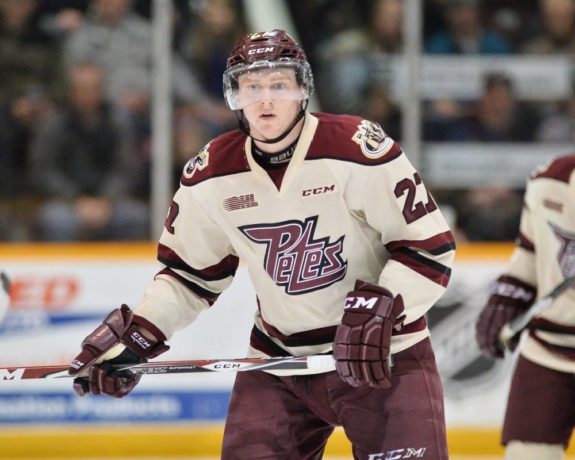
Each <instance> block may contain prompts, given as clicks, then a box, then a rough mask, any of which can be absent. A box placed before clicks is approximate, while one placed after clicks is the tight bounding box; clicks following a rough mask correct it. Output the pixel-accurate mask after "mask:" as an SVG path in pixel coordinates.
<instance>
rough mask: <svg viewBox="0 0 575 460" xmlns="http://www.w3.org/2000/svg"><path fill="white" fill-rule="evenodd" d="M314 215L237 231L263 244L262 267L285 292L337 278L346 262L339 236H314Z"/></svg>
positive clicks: (309, 288)
mask: <svg viewBox="0 0 575 460" xmlns="http://www.w3.org/2000/svg"><path fill="white" fill-rule="evenodd" d="M317 219H318V216H313V217H309V218H307V219H306V220H305V221H304V222H301V221H297V220H290V221H287V222H280V223H277V224H268V225H265V224H261V225H246V226H243V227H240V228H239V229H240V231H241V232H242V233H243V234H244V235H246V236H247V237H248V238H249V239H250V240H251V241H253V242H255V243H258V244H265V245H266V247H267V248H266V255H265V259H264V268H265V270H266V272H267V273H268V274H269V275H270V277H271V279H272V280H273V281H274V282H275V283H276V284H277V285H278V286H282V287H284V289H285V291H286V293H288V294H292V295H297V294H304V293H306V292H312V291H315V290H318V289H322V288H325V287H327V286H330V285H332V284H333V283H335V282H337V281H339V280H341V279H342V278H343V277H344V276H345V273H346V271H347V261H343V260H342V258H341V252H342V250H343V240H344V238H345V236H341V237H340V238H338V239H337V240H336V241H335V242H333V243H330V242H329V237H328V238H319V239H314V234H315V230H316V227H317Z"/></svg>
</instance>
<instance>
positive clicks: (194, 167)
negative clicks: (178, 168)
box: [182, 142, 210, 179]
mask: <svg viewBox="0 0 575 460" xmlns="http://www.w3.org/2000/svg"><path fill="white" fill-rule="evenodd" d="M209 148H210V142H208V143H207V144H206V145H205V146H204V147H203V148H202V149H201V150H200V151H199V153H198V154H197V155H196V156H195V157H194V158H192V159H191V160H190V161H188V162H187V163H186V165H185V166H184V171H183V173H182V174H183V176H184V178H185V179H191V178H192V177H193V175H194V173H195V172H196V171H201V170H202V169H204V168H205V167H206V166H208V162H209V159H210V152H209Z"/></svg>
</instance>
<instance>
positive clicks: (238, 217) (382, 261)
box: [70, 30, 454, 460]
mask: <svg viewBox="0 0 575 460" xmlns="http://www.w3.org/2000/svg"><path fill="white" fill-rule="evenodd" d="M223 83H224V93H225V98H226V101H227V104H228V105H229V107H230V108H231V109H232V110H234V111H236V114H237V115H238V119H239V124H240V129H239V130H236V131H233V132H228V133H225V134H223V135H221V136H219V137H217V138H215V139H214V140H212V141H211V142H210V143H208V144H207V145H206V146H205V147H204V148H203V149H202V150H201V151H200V153H199V154H198V155H197V156H196V157H194V158H193V159H192V160H190V161H189V163H188V164H187V165H186V166H185V167H184V170H183V174H182V177H181V184H180V188H179V190H178V191H177V193H176V194H175V196H174V199H173V202H172V204H171V207H170V210H169V213H168V217H167V220H166V223H165V229H164V232H163V234H162V236H161V238H160V242H159V247H158V258H159V260H160V262H161V263H163V264H164V267H163V269H162V270H161V271H160V272H159V273H158V274H157V275H156V277H155V279H154V280H153V281H152V282H151V284H150V285H149V287H148V288H147V290H146V292H145V295H144V298H143V300H142V301H141V302H140V304H139V305H138V306H137V308H136V309H135V311H134V312H132V311H131V310H130V309H129V308H128V307H127V306H122V307H121V308H120V309H117V310H114V311H113V312H112V313H110V315H109V316H108V317H107V318H106V320H105V321H104V323H103V324H102V325H101V326H100V327H99V328H98V329H96V330H95V331H94V332H93V333H92V334H90V335H89V336H88V337H87V338H86V339H85V340H84V342H83V344H82V347H83V348H82V352H81V353H80V354H79V355H78V357H77V358H76V359H75V360H74V362H73V363H72V365H71V367H70V373H71V374H72V375H75V376H81V377H79V378H77V379H76V380H75V389H76V391H77V393H78V394H80V395H83V394H87V393H95V394H98V393H106V394H109V395H112V396H116V397H121V396H124V395H126V394H128V392H130V391H131V390H132V389H133V388H134V386H135V385H136V384H137V383H138V381H139V376H135V375H131V374H123V375H118V374H117V373H114V372H112V370H111V368H110V363H111V362H139V361H142V360H146V359H149V358H153V357H155V356H158V355H159V354H160V353H163V352H164V351H166V350H167V349H168V345H166V343H165V342H166V340H167V338H168V337H170V336H171V335H172V334H173V333H174V332H175V331H176V330H178V329H181V328H183V327H185V326H186V325H188V324H189V323H191V322H192V321H193V320H194V319H195V318H196V317H197V315H198V314H199V313H200V312H201V311H202V310H203V309H205V308H208V307H210V306H211V305H212V304H213V303H214V302H216V299H217V298H218V296H219V295H220V293H221V292H222V291H223V290H224V289H225V288H226V287H228V286H229V285H230V283H231V282H232V278H233V276H234V273H235V271H236V269H237V267H238V261H239V260H240V259H241V260H242V261H243V262H244V263H245V264H246V266H247V268H248V270H249V273H250V276H251V280H252V282H253V285H254V287H255V290H256V292H257V304H258V309H257V313H256V315H255V320H254V326H253V330H252V333H251V338H250V344H249V352H248V354H249V356H252V357H269V356H289V355H293V356H301V355H311V354H330V353H333V356H334V358H335V361H336V371H331V372H325V373H317V374H315V375H295V374H296V372H295V371H294V372H293V373H291V374H290V372H288V375H285V374H283V375H281V376H280V375H274V374H272V373H267V372H240V373H238V374H237V377H236V381H235V385H234V388H233V393H232V398H231V402H230V406H229V412H228V416H227V420H226V427H225V433H224V440H223V447H222V457H221V458H223V459H254V458H269V459H271V458H274V459H288V458H289V459H319V458H321V456H322V453H323V450H324V448H325V445H326V442H327V439H328V437H329V436H330V434H331V433H332V431H333V430H334V427H335V426H343V428H344V430H345V432H346V434H347V436H348V437H349V439H350V440H351V443H352V444H353V452H354V457H355V458H357V459H365V460H367V459H368V458H369V459H384V458H409V457H414V456H417V457H422V458H426V459H428V460H444V459H447V448H446V439H445V422H444V411H443V394H442V387H441V382H440V378H439V375H438V373H437V368H436V365H435V358H434V355H433V351H432V349H431V346H430V340H429V330H428V328H427V325H426V322H425V319H424V314H425V312H426V311H427V310H428V309H429V308H430V307H431V306H432V305H433V303H434V302H435V301H436V300H437V299H438V298H439V297H440V296H441V295H442V293H443V292H444V290H445V288H446V286H447V283H448V280H449V277H450V273H451V270H450V267H451V264H452V259H453V255H454V242H453V237H452V234H451V232H450V230H449V228H448V226H447V224H446V223H445V220H444V219H443V217H442V215H441V212H440V211H439V209H438V208H437V205H436V203H435V202H434V200H433V198H432V197H431V196H430V194H429V193H428V191H427V190H426V188H425V186H424V184H423V182H422V180H421V177H420V176H419V174H418V173H417V172H416V171H415V169H414V168H413V167H412V165H411V164H410V163H409V161H408V159H407V157H406V155H405V154H404V152H403V151H402V150H401V148H400V147H399V145H398V144H396V143H395V142H394V141H393V140H392V139H390V138H389V137H388V136H387V135H386V134H385V132H384V131H383V130H382V128H381V127H380V126H378V125H377V124H375V123H373V122H371V121H368V120H363V119H361V118H360V117H356V116H347V115H341V116H338V115H331V114H326V113H313V114H312V113H309V112H308V111H307V110H306V107H307V103H308V98H309V97H310V95H311V94H312V91H313V79H312V72H311V69H310V66H309V64H308V61H307V59H306V56H305V54H304V51H303V50H302V48H301V47H300V46H299V45H298V44H297V43H296V42H295V41H294V40H293V38H292V37H291V36H290V35H288V34H287V33H286V32H285V31H283V30H272V31H269V32H261V33H253V34H249V35H246V36H245V37H243V38H241V39H240V40H239V41H238V42H237V43H236V45H235V47H234V48H233V50H232V52H231V56H230V57H229V60H228V64H227V70H226V71H225V73H224V76H223ZM238 307H239V306H238ZM118 343H120V344H121V345H120V346H118ZM390 363H392V364H390Z"/></svg>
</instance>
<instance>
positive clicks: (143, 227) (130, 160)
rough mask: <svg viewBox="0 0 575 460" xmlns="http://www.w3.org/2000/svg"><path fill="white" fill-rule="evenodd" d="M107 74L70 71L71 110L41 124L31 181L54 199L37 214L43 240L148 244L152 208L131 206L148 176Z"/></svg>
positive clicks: (90, 68) (93, 69) (88, 68)
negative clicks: (113, 104)
mask: <svg viewBox="0 0 575 460" xmlns="http://www.w3.org/2000/svg"><path fill="white" fill-rule="evenodd" d="M103 77H104V75H103V72H102V70H101V69H100V68H99V67H97V66H95V65H92V64H81V65H78V66H75V67H72V68H71V69H70V71H69V98H68V101H67V103H66V104H65V106H64V107H63V108H62V109H61V110H58V111H57V112H56V113H54V114H53V115H52V116H51V117H49V118H47V119H45V120H44V122H43V123H42V124H41V125H40V126H39V129H38V132H37V136H36V137H35V139H34V142H33V144H32V149H31V160H32V168H31V170H30V178H31V183H32V184H34V185H35V187H36V188H37V191H38V192H40V193H41V194H42V195H43V196H45V197H46V198H47V201H46V202H45V204H44V205H43V206H42V208H41V209H40V211H39V214H38V222H37V231H38V237H39V238H40V239H42V240H110V239H112V240H124V239H144V238H146V236H147V230H148V228H147V227H148V225H147V221H148V215H147V214H148V211H147V207H146V206H145V205H144V204H142V203H139V202H136V201H134V200H131V199H130V198H131V197H130V192H131V191H132V190H133V186H134V183H135V180H136V179H137V176H138V175H139V174H140V173H141V171H140V168H139V167H138V166H139V165H138V164H137V162H136V160H135V156H134V151H133V144H132V138H131V136H130V133H129V132H127V131H126V130H125V129H123V128H122V127H121V125H118V124H115V123H114V122H113V119H112V116H111V112H110V108H109V106H108V105H107V104H106V103H105V101H104V97H103Z"/></svg>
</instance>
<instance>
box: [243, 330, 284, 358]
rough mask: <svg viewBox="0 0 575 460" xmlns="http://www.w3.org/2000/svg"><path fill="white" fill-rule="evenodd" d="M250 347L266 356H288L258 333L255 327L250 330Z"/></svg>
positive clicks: (266, 337)
mask: <svg viewBox="0 0 575 460" xmlns="http://www.w3.org/2000/svg"><path fill="white" fill-rule="evenodd" d="M250 346H251V347H253V348H255V349H256V350H259V351H261V352H262V353H265V354H266V355H268V356H272V357H276V356H289V353H288V352H287V351H285V350H284V349H283V348H282V347H280V346H278V345H277V344H276V343H275V342H274V341H273V340H272V339H270V338H269V337H268V336H267V335H265V334H264V333H263V332H262V331H260V330H259V329H258V328H257V327H256V326H254V327H253V328H252V333H251V335H250Z"/></svg>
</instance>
